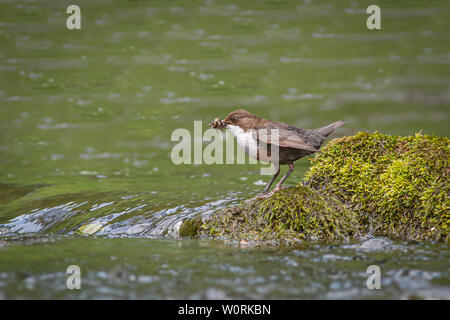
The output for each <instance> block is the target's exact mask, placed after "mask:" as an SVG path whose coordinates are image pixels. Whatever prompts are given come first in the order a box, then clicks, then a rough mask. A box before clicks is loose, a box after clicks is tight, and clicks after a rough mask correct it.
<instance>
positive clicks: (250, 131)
mask: <svg viewBox="0 0 450 320" xmlns="http://www.w3.org/2000/svg"><path fill="white" fill-rule="evenodd" d="M344 123H345V121H342V120H341V121H337V122H334V123H332V124H330V125H328V126H325V127H322V128H318V129H312V130H310V129H299V128H296V127H294V126H291V125H288V124H286V123H283V122H276V121H270V120H267V119H262V118H260V117H258V116H256V115H254V114H251V113H250V112H248V111H246V110H236V111H233V112H231V113H230V114H229V115H228V116H227V117H226V118H225V119H224V120H220V119H219V118H216V119H215V120H214V121H213V122H212V123H211V124H210V125H209V126H210V127H212V128H217V129H223V128H225V129H228V130H230V131H231V133H232V134H233V135H234V136H235V137H236V140H237V143H238V145H239V146H240V147H242V148H244V150H245V152H246V153H247V154H248V155H249V156H251V157H253V158H256V159H257V160H262V161H265V162H272V163H273V164H274V166H275V169H276V171H275V174H274V176H273V177H272V179H271V180H270V182H269V183H268V184H267V187H266V188H265V189H264V192H263V195H268V191H269V188H270V186H271V185H272V183H273V182H274V180H275V179H276V177H277V176H278V174H279V173H280V164H287V165H289V170H288V172H287V173H286V174H285V175H284V177H283V178H281V180H280V181H279V182H278V183H277V185H276V187H275V188H274V190H273V191H272V192H271V193H273V192H277V191H278V190H280V189H281V185H282V184H283V182H284V181H285V180H286V179H287V177H289V175H290V174H291V173H292V171H294V161H296V160H298V159H300V158H303V157H305V156H307V155H310V154H312V153H314V152H316V151H318V150H319V148H320V146H321V145H322V143H323V142H324V140H325V138H326V137H327V136H328V135H329V134H331V133H332V132H333V131H334V130H336V129H337V128H339V127H340V126H342V125H343V124H344ZM275 135H276V136H275ZM272 143H275V144H276V145H277V146H278V159H276V158H274V155H273V154H272V153H271V150H272V149H273V148H272V147H271V145H272ZM274 159H276V161H274Z"/></svg>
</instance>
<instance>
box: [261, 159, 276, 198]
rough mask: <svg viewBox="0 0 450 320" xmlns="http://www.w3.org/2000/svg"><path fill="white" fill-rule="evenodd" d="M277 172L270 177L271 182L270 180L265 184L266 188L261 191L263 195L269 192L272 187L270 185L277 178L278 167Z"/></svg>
mask: <svg viewBox="0 0 450 320" xmlns="http://www.w3.org/2000/svg"><path fill="white" fill-rule="evenodd" d="M276 168H277V171H276V172H275V174H274V175H273V177H272V180H270V182H269V183H268V184H267V186H266V188H265V189H264V191H263V194H264V193H266V192H267V191H269V189H270V186H271V185H272V183H273V182H274V181H275V179H276V178H277V177H278V174H279V173H280V166H277V167H276Z"/></svg>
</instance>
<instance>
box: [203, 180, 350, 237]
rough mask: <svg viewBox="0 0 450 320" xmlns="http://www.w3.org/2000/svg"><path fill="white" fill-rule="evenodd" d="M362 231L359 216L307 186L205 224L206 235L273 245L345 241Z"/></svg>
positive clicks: (226, 211) (225, 212)
mask: <svg viewBox="0 0 450 320" xmlns="http://www.w3.org/2000/svg"><path fill="white" fill-rule="evenodd" d="M357 232H358V224H357V222H356V218H355V215H354V213H353V212H352V211H350V210H348V209H347V208H346V207H345V206H343V205H342V204H341V203H340V202H339V201H337V200H336V199H334V198H333V197H329V196H326V197H324V196H323V195H321V194H320V193H318V192H317V191H316V190H314V189H312V188H310V187H307V186H298V187H295V188H287V189H283V190H281V191H280V192H278V193H276V194H274V195H273V196H272V197H270V198H268V199H264V200H251V201H247V202H243V203H241V204H240V205H238V206H235V207H231V208H226V209H224V210H222V211H221V212H219V213H218V214H215V215H213V216H211V217H210V218H209V219H207V220H206V221H205V224H204V225H203V228H202V231H201V234H202V235H203V236H213V237H222V238H227V239H233V240H246V241H258V242H270V243H283V244H285V243H295V242H298V241H300V240H305V239H310V240H311V239H314V240H320V239H327V240H328V239H345V238H349V237H351V236H353V235H355V234H356V233H357Z"/></svg>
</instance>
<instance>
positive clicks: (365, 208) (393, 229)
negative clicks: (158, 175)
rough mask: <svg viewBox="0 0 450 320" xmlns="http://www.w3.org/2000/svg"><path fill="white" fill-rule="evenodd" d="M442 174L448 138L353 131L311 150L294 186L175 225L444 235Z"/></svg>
mask: <svg viewBox="0 0 450 320" xmlns="http://www.w3.org/2000/svg"><path fill="white" fill-rule="evenodd" d="M449 174H450V144H449V139H448V138H445V137H436V136H428V135H421V134H416V135H415V136H410V137H399V136H390V135H384V134H380V133H378V132H375V133H374V134H367V133H365V132H360V133H357V134H356V135H354V136H351V137H344V138H340V139H335V140H333V141H331V142H330V143H328V144H327V145H326V146H325V147H324V148H322V149H321V151H320V152H318V153H316V155H315V156H314V158H313V159H312V166H311V168H310V169H309V171H308V172H307V174H306V181H305V182H304V183H300V184H299V185H298V186H297V187H295V188H287V189H283V190H282V191H280V192H277V193H276V194H274V195H273V196H271V197H270V198H268V199H264V200H252V201H246V202H243V203H241V204H240V205H238V206H234V207H230V208H225V209H222V210H219V211H218V212H216V213H215V214H213V215H211V216H209V217H208V218H206V219H204V220H203V223H200V222H199V220H196V222H195V223H194V222H193V221H192V220H187V221H185V222H184V223H183V224H182V226H181V228H185V229H186V230H190V231H189V235H194V234H195V236H204V237H219V238H222V239H234V240H245V241H258V242H263V243H274V242H275V243H283V244H289V243H295V242H298V241H301V240H308V239H315V240H316V239H320V240H333V239H347V238H352V237H361V236H365V235H366V234H368V233H371V234H373V235H388V236H396V237H401V238H405V239H436V240H447V241H448V234H449V223H450V221H449V218H450V208H449V207H450V203H449V197H448V196H449V188H450V187H449V186H450V181H449ZM181 228H180V231H181Z"/></svg>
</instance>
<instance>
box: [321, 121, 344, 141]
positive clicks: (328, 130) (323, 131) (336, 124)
mask: <svg viewBox="0 0 450 320" xmlns="http://www.w3.org/2000/svg"><path fill="white" fill-rule="evenodd" d="M344 124H345V121H344V120H340V121H336V122H333V123H332V124H329V125H327V126H325V127H322V128H320V129H317V131H319V132H320V134H322V135H323V136H325V137H327V136H328V135H329V134H330V133H332V132H333V131H334V130H336V129H337V128H339V127H340V126H343V125H344Z"/></svg>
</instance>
